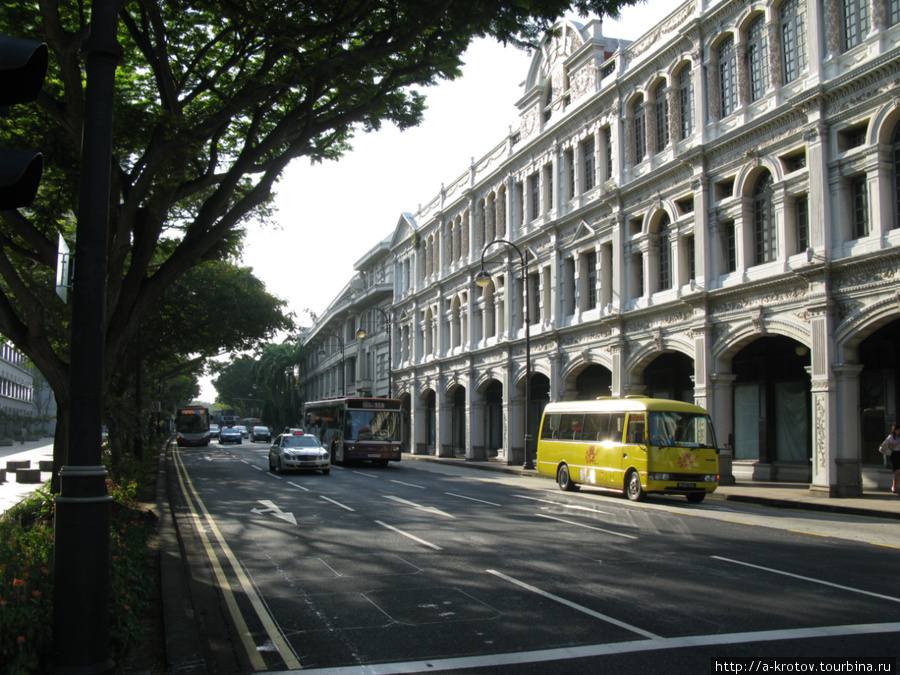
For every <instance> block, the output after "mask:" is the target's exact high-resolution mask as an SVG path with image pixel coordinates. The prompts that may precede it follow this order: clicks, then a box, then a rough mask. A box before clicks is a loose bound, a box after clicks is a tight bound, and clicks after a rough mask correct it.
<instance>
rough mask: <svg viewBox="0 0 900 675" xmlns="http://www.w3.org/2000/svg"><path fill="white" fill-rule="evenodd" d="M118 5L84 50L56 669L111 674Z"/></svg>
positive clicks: (100, 19) (104, 6)
mask: <svg viewBox="0 0 900 675" xmlns="http://www.w3.org/2000/svg"><path fill="white" fill-rule="evenodd" d="M116 26H117V16H116V2H115V0H97V1H96V2H94V4H93V7H92V10H91V35H90V37H89V38H88V40H87V42H86V43H85V45H84V48H85V54H86V56H85V74H86V89H85V111H84V129H83V135H82V163H81V176H80V180H81V182H80V192H79V202H78V224H77V230H76V244H75V261H76V264H75V277H74V281H73V288H72V340H71V350H70V359H71V363H70V374H69V386H70V392H71V396H70V397H69V398H70V401H71V403H70V404H69V437H68V440H69V443H68V445H69V452H68V457H67V458H66V459H65V460H64V461H65V464H64V466H62V467H61V469H60V474H59V475H60V495H59V497H57V504H56V550H55V567H54V573H55V580H54V592H53V597H54V603H53V654H52V672H54V673H66V674H67V675H68V674H70V673H85V674H87V673H91V674H94V673H111V672H112V671H113V669H114V664H113V662H112V660H111V659H110V653H109V635H110V630H109V582H110V575H109V571H110V567H109V566H110V537H109V525H110V502H111V497H110V496H109V495H108V494H107V491H106V469H105V468H104V467H103V464H102V462H101V454H100V453H101V431H102V410H103V401H102V398H103V379H104V352H105V350H104V346H105V339H106V321H105V306H106V270H107V240H108V230H109V205H110V170H111V169H110V164H111V156H112V129H113V124H112V111H113V98H114V95H115V73H116V66H117V65H118V63H119V61H120V59H121V49H120V47H119V44H118V42H117V41H116Z"/></svg>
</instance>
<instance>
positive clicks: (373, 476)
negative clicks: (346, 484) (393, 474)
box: [353, 471, 378, 478]
mask: <svg viewBox="0 0 900 675" xmlns="http://www.w3.org/2000/svg"><path fill="white" fill-rule="evenodd" d="M353 473H355V474H359V475H360V476H365V477H367V478H378V476H376V475H375V474H374V473H363V472H362V471H354V472H353Z"/></svg>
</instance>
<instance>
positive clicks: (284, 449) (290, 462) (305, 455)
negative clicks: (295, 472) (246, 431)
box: [269, 431, 331, 475]
mask: <svg viewBox="0 0 900 675" xmlns="http://www.w3.org/2000/svg"><path fill="white" fill-rule="evenodd" d="M288 469H318V470H320V471H321V472H322V473H324V474H325V475H328V474H329V473H330V472H331V453H329V452H328V450H326V449H325V448H324V447H323V446H322V444H321V443H320V442H319V439H317V438H316V437H315V436H313V435H312V434H305V433H303V432H302V431H301V432H294V433H289V434H280V435H278V436H276V437H275V441H274V442H273V443H272V447H270V448H269V471H286V470H288Z"/></svg>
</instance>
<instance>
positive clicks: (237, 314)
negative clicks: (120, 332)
mask: <svg viewBox="0 0 900 675" xmlns="http://www.w3.org/2000/svg"><path fill="white" fill-rule="evenodd" d="M286 304H287V303H286V302H285V301H284V300H282V299H280V298H276V297H275V296H273V295H270V294H269V293H267V292H266V289H265V285H264V284H263V283H262V281H260V280H259V279H257V278H256V277H255V276H254V275H253V271H252V270H251V269H250V268H247V267H238V266H236V265H235V264H233V263H231V262H228V261H212V262H204V263H201V264H199V265H197V266H196V267H194V268H192V269H190V270H188V271H187V272H186V273H185V274H183V275H182V276H181V277H179V278H178V280H177V281H176V282H175V283H174V284H172V286H171V287H169V288H168V289H167V290H166V292H165V293H164V294H163V297H162V298H161V299H160V300H159V301H158V302H157V303H156V304H155V305H154V306H153V308H152V309H151V310H150V311H148V313H147V315H146V316H145V317H144V319H143V321H142V322H141V327H140V330H139V331H138V333H137V335H136V336H135V339H134V340H132V342H131V344H130V345H129V346H128V349H127V354H126V357H125V359H124V360H125V361H126V362H127V363H133V364H134V367H133V368H122V369H120V370H119V371H118V372H117V373H116V374H115V375H114V377H113V378H112V379H111V381H110V385H109V389H108V392H107V397H106V410H105V412H104V419H105V420H106V422H107V423H108V424H109V425H110V430H111V431H112V430H113V429H115V430H116V431H117V432H118V433H115V434H110V438H109V442H110V449H111V451H112V458H113V461H114V462H115V461H117V460H118V459H119V457H121V456H122V451H124V449H126V448H129V447H133V448H134V451H135V454H137V455H138V456H140V454H141V448H142V440H143V438H142V437H143V431H145V430H147V429H149V426H148V425H147V424H146V420H148V419H149V415H150V408H149V401H150V399H151V398H163V399H165V400H167V401H169V406H168V412H169V413H170V414H173V413H174V410H175V408H177V407H178V406H179V405H185V404H187V403H189V402H190V401H191V399H192V398H194V397H195V396H197V394H198V393H199V384H198V382H199V377H200V375H202V374H203V372H204V370H205V362H206V360H207V359H208V358H210V357H213V356H218V355H219V354H222V353H225V352H240V351H246V350H249V349H253V348H254V347H255V346H256V345H258V344H261V343H264V342H265V341H267V340H271V339H272V337H273V336H274V335H275V333H278V332H282V331H289V330H292V329H293V327H294V322H293V320H292V318H291V316H290V315H287V314H285V313H284V311H283V310H284V307H285V305H286ZM135 392H136V394H135V395H133V396H132V395H131V394H134V393H135ZM245 393H246V392H245Z"/></svg>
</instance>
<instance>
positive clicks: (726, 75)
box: [717, 35, 737, 117]
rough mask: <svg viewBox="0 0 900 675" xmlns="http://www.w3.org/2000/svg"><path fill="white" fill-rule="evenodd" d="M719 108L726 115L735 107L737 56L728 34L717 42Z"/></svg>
mask: <svg viewBox="0 0 900 675" xmlns="http://www.w3.org/2000/svg"><path fill="white" fill-rule="evenodd" d="M717 53H718V61H719V110H720V111H721V113H722V117H727V116H728V115H730V114H731V113H733V112H734V111H735V108H737V86H736V84H737V56H736V53H735V50H734V37H733V36H731V35H729V36H728V37H727V38H725V39H724V40H722V42H721V43H720V44H719V49H718V51H717Z"/></svg>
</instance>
